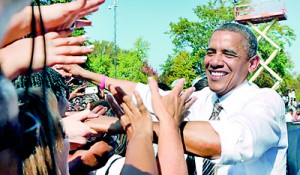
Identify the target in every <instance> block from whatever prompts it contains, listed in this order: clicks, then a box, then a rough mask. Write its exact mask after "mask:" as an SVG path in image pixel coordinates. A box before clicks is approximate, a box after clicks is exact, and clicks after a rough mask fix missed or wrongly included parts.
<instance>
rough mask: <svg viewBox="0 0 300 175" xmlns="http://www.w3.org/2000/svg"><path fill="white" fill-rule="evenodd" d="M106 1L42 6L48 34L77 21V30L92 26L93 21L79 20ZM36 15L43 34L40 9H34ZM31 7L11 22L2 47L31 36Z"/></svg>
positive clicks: (0, 45)
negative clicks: (28, 35)
mask: <svg viewBox="0 0 300 175" xmlns="http://www.w3.org/2000/svg"><path fill="white" fill-rule="evenodd" d="M103 2H104V0H91V1H87V0H76V1H72V2H69V3H57V4H52V5H45V6H41V12H42V17H43V22H44V26H45V29H46V31H47V32H49V31H60V30H65V29H68V28H70V27H71V26H72V24H73V23H74V22H75V21H77V23H76V26H75V27H76V28H81V27H84V26H89V25H91V21H88V20H78V19H79V18H82V17H84V16H85V15H89V14H91V13H94V12H96V11H97V10H98V8H99V7H98V6H99V5H100V4H102V3H103ZM34 15H35V19H36V29H37V34H41V28H40V22H39V21H40V13H39V10H38V7H37V6H35V7H34ZM31 16H32V9H31V6H27V7H25V8H24V9H22V10H21V11H20V12H19V13H17V14H15V15H14V16H13V17H12V19H11V20H10V22H9V25H8V28H7V29H6V31H7V33H6V35H5V36H4V40H3V42H2V43H1V44H0V47H3V46H5V45H7V44H9V43H12V42H13V41H15V40H18V39H20V38H22V37H23V36H25V35H27V34H29V33H30V32H31V31H32V29H31Z"/></svg>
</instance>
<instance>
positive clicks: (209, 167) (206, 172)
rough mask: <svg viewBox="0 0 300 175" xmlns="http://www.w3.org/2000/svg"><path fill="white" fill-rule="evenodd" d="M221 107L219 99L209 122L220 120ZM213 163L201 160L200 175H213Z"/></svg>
mask: <svg viewBox="0 0 300 175" xmlns="http://www.w3.org/2000/svg"><path fill="white" fill-rule="evenodd" d="M222 109H223V107H222V106H221V104H220V101H219V99H218V100H217V101H216V102H215V104H214V107H213V111H212V113H211V116H210V118H209V120H220V117H219V114H220V112H221V111H222ZM215 166H216V165H215V163H213V162H212V161H210V160H209V159H206V158H205V159H203V170H202V174H203V175H213V174H215V171H214V170H215Z"/></svg>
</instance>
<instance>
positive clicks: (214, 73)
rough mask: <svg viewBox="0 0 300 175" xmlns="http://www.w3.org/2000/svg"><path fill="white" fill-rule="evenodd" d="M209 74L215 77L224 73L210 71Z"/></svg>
mask: <svg viewBox="0 0 300 175" xmlns="http://www.w3.org/2000/svg"><path fill="white" fill-rule="evenodd" d="M211 75H212V76H216V77H223V76H225V75H226V74H225V73H224V72H211Z"/></svg>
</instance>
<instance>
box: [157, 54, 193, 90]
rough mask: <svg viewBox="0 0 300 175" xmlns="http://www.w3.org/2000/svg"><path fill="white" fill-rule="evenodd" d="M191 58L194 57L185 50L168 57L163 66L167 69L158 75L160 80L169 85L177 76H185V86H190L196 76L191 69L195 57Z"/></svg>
mask: <svg viewBox="0 0 300 175" xmlns="http://www.w3.org/2000/svg"><path fill="white" fill-rule="evenodd" d="M191 58H194V57H191V56H189V54H188V53H187V52H186V51H182V52H181V53H179V54H178V55H177V56H176V57H175V58H171V57H169V59H168V60H167V62H166V64H165V67H164V69H165V70H168V71H164V72H163V74H162V75H161V76H160V79H161V81H162V82H164V83H165V84H167V85H168V86H170V85H171V83H172V82H174V81H175V80H177V79H178V78H185V80H186V84H185V87H190V86H191V82H192V81H193V79H195V77H196V73H195V72H194V71H193V65H194V63H195V59H191Z"/></svg>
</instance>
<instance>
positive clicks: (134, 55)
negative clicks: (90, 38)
mask: <svg viewBox="0 0 300 175" xmlns="http://www.w3.org/2000/svg"><path fill="white" fill-rule="evenodd" d="M92 44H93V45H94V46H95V49H94V52H92V53H91V54H89V55H88V61H87V67H88V69H89V70H91V71H93V72H97V73H101V74H106V75H108V76H110V77H114V70H115V67H114V50H113V47H114V45H113V43H112V42H107V41H102V42H101V43H100V42H99V41H94V42H93V43H92ZM148 51H149V43H148V42H146V41H144V40H143V39H142V38H138V39H137V40H136V42H135V43H134V47H133V48H132V49H130V50H122V49H120V48H117V57H116V58H117V64H116V77H117V78H118V79H123V80H130V81H135V82H142V83H147V78H148V76H154V77H156V79H158V78H157V72H156V71H154V70H153V68H152V67H151V66H150V65H149V64H148V62H147V58H148Z"/></svg>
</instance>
